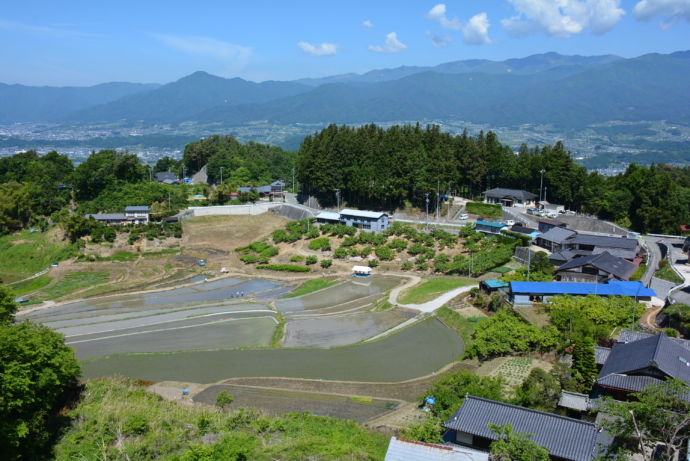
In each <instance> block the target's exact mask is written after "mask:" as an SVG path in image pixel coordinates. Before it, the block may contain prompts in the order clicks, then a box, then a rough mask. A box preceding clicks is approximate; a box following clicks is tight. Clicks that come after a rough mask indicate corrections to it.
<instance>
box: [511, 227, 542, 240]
mask: <svg viewBox="0 0 690 461" xmlns="http://www.w3.org/2000/svg"><path fill="white" fill-rule="evenodd" d="M509 230H510V232H515V233H517V234H522V235H526V236H527V237H529V238H531V239H532V241H533V242H534V241H535V240H536V239H537V237H539V236H540V235H541V232H539V231H538V230H537V229H532V228H531V227H526V226H523V225H522V224H513V226H512V227H511V228H510V229H509Z"/></svg>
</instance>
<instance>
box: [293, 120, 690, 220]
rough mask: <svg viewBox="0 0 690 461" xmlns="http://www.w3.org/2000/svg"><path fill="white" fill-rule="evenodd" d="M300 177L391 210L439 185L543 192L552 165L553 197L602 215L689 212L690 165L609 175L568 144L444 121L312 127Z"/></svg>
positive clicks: (310, 187) (475, 191)
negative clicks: (455, 129) (515, 141)
mask: <svg viewBox="0 0 690 461" xmlns="http://www.w3.org/2000/svg"><path fill="white" fill-rule="evenodd" d="M297 165H298V178H299V181H300V184H301V185H302V189H303V191H304V192H307V193H310V194H312V195H316V196H318V197H319V199H320V200H321V201H322V203H326V204H333V203H334V202H335V200H336V198H335V193H334V192H333V191H334V190H335V189H340V191H341V192H340V193H341V197H342V198H343V200H344V201H346V202H347V203H348V204H349V205H352V206H359V207H369V208H377V209H388V210H392V209H395V208H397V207H399V206H402V205H404V204H405V203H412V204H415V205H417V206H420V207H424V202H425V195H424V194H425V193H427V192H428V193H429V194H430V198H431V199H432V200H431V204H432V206H433V204H434V203H435V202H436V199H435V197H436V191H437V188H438V191H439V192H440V193H441V194H446V193H448V192H456V193H458V194H459V195H463V196H469V197H477V196H479V194H480V193H481V192H482V191H483V190H485V189H487V188H489V187H506V188H516V189H525V190H528V191H531V192H534V193H537V194H538V193H539V186H540V180H541V173H540V171H541V170H542V169H543V170H544V190H545V195H546V198H547V199H548V200H549V201H551V202H554V203H561V204H564V205H566V206H567V207H568V208H570V209H573V210H580V211H583V212H587V213H591V214H596V215H599V216H601V217H602V218H605V219H610V220H613V221H616V222H618V223H621V224H623V225H627V226H631V227H632V228H633V229H635V230H638V231H640V232H670V233H677V232H678V229H679V226H680V225H681V224H684V223H686V222H688V220H690V167H684V168H677V167H672V166H667V165H654V166H651V167H649V168H645V167H640V166H637V165H634V164H633V165H631V166H630V167H629V168H628V169H627V171H626V172H625V173H624V174H622V175H619V176H614V177H609V178H606V177H603V176H601V175H599V174H597V173H588V172H587V170H586V169H585V168H584V167H582V166H580V165H578V164H577V163H575V161H574V160H573V159H572V158H571V156H570V153H569V152H568V151H566V150H565V149H564V147H563V144H562V143H560V142H558V143H556V144H555V145H553V146H542V147H539V146H537V147H533V148H531V149H530V148H528V147H527V146H524V145H523V146H522V147H521V148H520V150H519V152H517V153H514V152H513V151H512V149H510V148H509V147H508V146H506V145H503V144H501V143H500V141H499V139H498V138H497V136H496V135H495V134H494V133H492V132H488V133H486V134H485V133H480V134H479V135H478V136H476V137H471V136H468V135H467V134H466V133H465V134H462V135H459V136H452V135H450V134H448V133H443V132H441V131H440V129H439V127H438V126H428V127H426V128H422V127H420V126H419V125H416V126H411V125H406V126H402V127H401V126H393V127H391V128H389V129H384V128H381V127H378V126H376V125H374V124H371V125H365V126H362V127H359V128H352V127H348V126H336V125H331V126H329V127H327V128H325V129H324V130H322V131H320V132H318V133H316V134H314V135H313V136H307V137H306V138H305V139H304V142H303V143H302V146H301V147H300V150H299V153H298V158H297Z"/></svg>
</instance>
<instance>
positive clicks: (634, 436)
mask: <svg viewBox="0 0 690 461" xmlns="http://www.w3.org/2000/svg"><path fill="white" fill-rule="evenodd" d="M688 395H690V387H688V385H687V384H686V383H684V382H682V381H679V380H676V379H671V380H668V381H665V382H663V383H661V384H659V385H657V386H652V387H648V388H647V389H645V390H644V391H642V392H638V393H635V394H633V396H634V397H635V400H632V401H627V402H622V401H616V400H611V399H609V400H608V401H607V402H605V403H604V405H603V406H602V408H601V411H603V412H606V413H607V414H608V415H610V416H611V417H610V418H605V420H604V423H603V427H604V429H606V430H607V431H608V432H609V433H610V434H611V435H612V436H614V437H615V439H614V443H613V444H612V445H611V447H610V451H611V453H612V454H613V453H620V452H630V451H633V452H634V453H637V454H640V455H642V457H643V458H644V459H646V460H647V459H650V456H649V454H648V450H649V451H651V450H652V449H653V448H654V447H655V446H656V445H657V444H658V443H659V442H661V443H662V444H663V445H662V446H663V450H664V455H663V456H662V457H663V459H675V455H676V454H677V453H679V452H680V451H681V449H682V447H685V446H687V443H688V440H689V439H690V401H688V398H687V396H688ZM630 447H634V448H633V449H632V450H631V448H630Z"/></svg>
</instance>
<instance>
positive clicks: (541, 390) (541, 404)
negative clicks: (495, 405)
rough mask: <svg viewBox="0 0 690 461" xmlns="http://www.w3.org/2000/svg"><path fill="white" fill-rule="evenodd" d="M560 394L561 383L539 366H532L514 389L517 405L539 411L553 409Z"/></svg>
mask: <svg viewBox="0 0 690 461" xmlns="http://www.w3.org/2000/svg"><path fill="white" fill-rule="evenodd" d="M560 396H561V385H560V383H559V382H558V379H556V377H555V376H553V375H551V374H549V373H547V372H546V371H544V370H543V369H541V368H533V369H532V371H530V373H529V375H528V376H527V378H525V380H524V381H523V382H522V384H521V385H520V387H518V388H517V389H516V399H515V400H516V401H517V404H518V405H522V406H525V407H529V408H534V409H536V410H541V411H553V410H555V409H556V405H557V404H558V399H559V397H560Z"/></svg>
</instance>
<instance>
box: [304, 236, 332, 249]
mask: <svg viewBox="0 0 690 461" xmlns="http://www.w3.org/2000/svg"><path fill="white" fill-rule="evenodd" d="M309 249H310V250H314V251H316V250H321V251H328V250H330V249H331V241H330V239H329V238H328V237H321V238H317V239H314V240H312V241H311V242H309Z"/></svg>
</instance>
